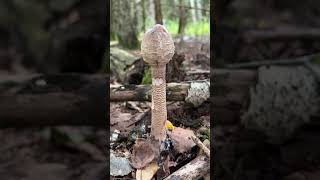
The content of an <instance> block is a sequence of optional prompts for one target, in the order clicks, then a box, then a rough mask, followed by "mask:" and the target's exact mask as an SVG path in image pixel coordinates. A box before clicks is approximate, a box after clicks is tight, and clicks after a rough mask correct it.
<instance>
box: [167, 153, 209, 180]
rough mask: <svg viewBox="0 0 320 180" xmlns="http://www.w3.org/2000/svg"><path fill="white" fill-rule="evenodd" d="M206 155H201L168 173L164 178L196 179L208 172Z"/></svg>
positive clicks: (170, 179)
mask: <svg viewBox="0 0 320 180" xmlns="http://www.w3.org/2000/svg"><path fill="white" fill-rule="evenodd" d="M209 162H210V161H209V159H208V158H207V157H206V155H201V156H198V157H197V158H195V159H194V160H192V161H191V162H189V163H188V164H186V165H184V166H183V167H181V168H180V169H178V170H177V171H175V172H173V173H172V174H170V175H169V176H168V177H166V178H165V180H173V179H198V178H199V177H202V176H205V175H206V174H208V173H209V172H210V163H209Z"/></svg>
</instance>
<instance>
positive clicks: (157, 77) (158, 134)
mask: <svg viewBox="0 0 320 180" xmlns="http://www.w3.org/2000/svg"><path fill="white" fill-rule="evenodd" d="M151 73H152V105H151V136H153V137H154V139H155V140H159V141H164V140H165V138H166V129H165V123H166V120H167V104H166V78H165V77H166V65H165V64H164V65H157V66H151Z"/></svg>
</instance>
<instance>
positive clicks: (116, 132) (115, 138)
mask: <svg viewBox="0 0 320 180" xmlns="http://www.w3.org/2000/svg"><path fill="white" fill-rule="evenodd" d="M119 134H120V131H119V130H117V129H115V130H114V131H113V133H112V134H111V136H110V141H111V142H116V141H118V139H119Z"/></svg>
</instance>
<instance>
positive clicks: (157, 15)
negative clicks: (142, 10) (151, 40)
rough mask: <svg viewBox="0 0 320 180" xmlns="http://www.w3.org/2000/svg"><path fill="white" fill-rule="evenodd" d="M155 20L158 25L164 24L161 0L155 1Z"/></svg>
mask: <svg viewBox="0 0 320 180" xmlns="http://www.w3.org/2000/svg"><path fill="white" fill-rule="evenodd" d="M154 8H155V20H156V23H157V24H163V22H162V12H161V3H160V0H154Z"/></svg>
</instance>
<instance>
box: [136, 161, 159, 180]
mask: <svg viewBox="0 0 320 180" xmlns="http://www.w3.org/2000/svg"><path fill="white" fill-rule="evenodd" d="M158 169H159V166H158V165H157V163H156V162H152V163H150V164H148V165H147V166H146V167H144V168H143V169H138V170H137V172H136V179H137V180H151V179H152V177H153V176H154V175H155V174H156V173H157V171H158Z"/></svg>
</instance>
